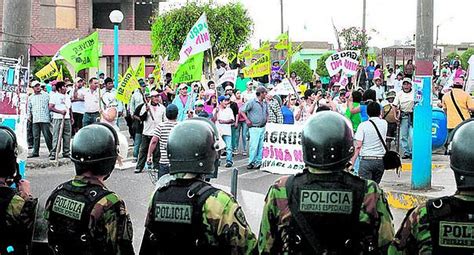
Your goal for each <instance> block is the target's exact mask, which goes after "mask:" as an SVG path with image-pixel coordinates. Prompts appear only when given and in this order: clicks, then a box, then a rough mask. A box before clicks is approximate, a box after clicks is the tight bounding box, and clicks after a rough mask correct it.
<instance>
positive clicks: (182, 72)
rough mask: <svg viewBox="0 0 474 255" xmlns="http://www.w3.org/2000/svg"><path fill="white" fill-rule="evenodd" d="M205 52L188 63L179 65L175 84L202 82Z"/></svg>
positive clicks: (193, 57)
mask: <svg viewBox="0 0 474 255" xmlns="http://www.w3.org/2000/svg"><path fill="white" fill-rule="evenodd" d="M203 60H204V52H200V53H198V54H195V55H192V56H191V57H190V58H188V60H186V62H184V63H183V64H181V65H179V67H178V70H176V73H175V74H174V75H173V83H175V84H176V83H182V82H192V81H200V80H201V78H202V62H203Z"/></svg>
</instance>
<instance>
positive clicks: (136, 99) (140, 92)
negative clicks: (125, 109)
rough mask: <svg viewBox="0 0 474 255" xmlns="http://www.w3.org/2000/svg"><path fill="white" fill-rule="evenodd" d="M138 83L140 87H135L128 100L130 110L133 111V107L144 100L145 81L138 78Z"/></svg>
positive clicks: (135, 107)
mask: <svg viewBox="0 0 474 255" xmlns="http://www.w3.org/2000/svg"><path fill="white" fill-rule="evenodd" d="M138 84H139V85H140V88H138V89H136V90H135V91H134V92H133V95H132V98H130V102H129V106H130V112H135V109H137V106H138V105H140V104H143V103H144V102H145V101H144V99H145V94H144V93H145V91H146V83H145V82H144V81H143V80H142V79H140V80H139V81H138Z"/></svg>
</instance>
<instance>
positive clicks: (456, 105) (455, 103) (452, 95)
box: [449, 90, 466, 121]
mask: <svg viewBox="0 0 474 255" xmlns="http://www.w3.org/2000/svg"><path fill="white" fill-rule="evenodd" d="M449 94H450V96H451V100H453V104H454V107H455V108H456V111H457V112H458V114H459V117H461V119H462V121H465V120H466V118H464V115H462V112H461V109H459V106H458V104H457V102H456V99H455V98H454V90H451V92H449Z"/></svg>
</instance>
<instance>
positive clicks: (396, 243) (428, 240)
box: [389, 195, 474, 254]
mask: <svg viewBox="0 0 474 255" xmlns="http://www.w3.org/2000/svg"><path fill="white" fill-rule="evenodd" d="M454 197H455V198H458V199H459V200H462V201H466V202H471V203H472V202H474V196H472V195H469V196H468V195H455V196H454ZM455 211H457V210H455ZM448 213H449V214H450V215H451V216H453V215H455V213H454V211H451V210H450V211H449V212H448ZM430 223H431V222H430V220H429V215H428V208H427V203H425V204H423V205H420V206H418V207H416V208H413V209H411V210H409V211H408V212H407V215H406V217H405V219H404V220H403V222H402V224H401V226H400V229H399V230H398V232H397V234H396V235H395V238H394V240H393V242H392V244H391V245H390V249H389V254H432V253H433V241H435V240H436V239H435V240H432V237H431V232H430V227H431V224H430ZM458 252H459V251H458ZM433 254H434V253H433ZM452 254H458V253H457V252H456V251H455V250H454V249H453V251H452ZM469 254H472V250H471V252H470V253H469Z"/></svg>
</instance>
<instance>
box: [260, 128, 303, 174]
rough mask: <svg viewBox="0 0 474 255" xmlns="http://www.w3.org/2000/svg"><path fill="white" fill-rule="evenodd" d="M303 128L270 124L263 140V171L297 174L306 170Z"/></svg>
mask: <svg viewBox="0 0 474 255" xmlns="http://www.w3.org/2000/svg"><path fill="white" fill-rule="evenodd" d="M302 131H303V126H302V125H298V124H294V125H285V124H274V123H269V124H267V125H266V127H265V135H264V138H263V153H262V155H263V157H262V166H261V169H262V170H265V171H268V172H270V173H275V174H296V173H300V172H302V171H303V169H304V162H303V149H302V146H301V132H302Z"/></svg>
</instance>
